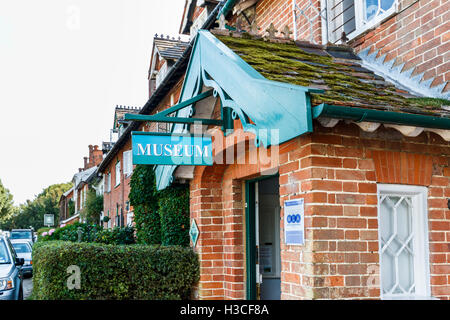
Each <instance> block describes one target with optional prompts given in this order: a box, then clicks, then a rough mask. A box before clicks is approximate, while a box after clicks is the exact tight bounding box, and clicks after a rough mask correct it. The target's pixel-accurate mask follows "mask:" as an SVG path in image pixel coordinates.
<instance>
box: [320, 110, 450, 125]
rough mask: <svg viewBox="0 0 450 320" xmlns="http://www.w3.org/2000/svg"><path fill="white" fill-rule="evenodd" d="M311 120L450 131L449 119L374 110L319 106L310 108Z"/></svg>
mask: <svg viewBox="0 0 450 320" xmlns="http://www.w3.org/2000/svg"><path fill="white" fill-rule="evenodd" d="M312 114H313V119H317V118H318V117H326V118H332V119H345V120H353V121H355V122H363V121H364V122H379V123H389V124H397V125H403V126H416V127H421V128H434V129H444V130H449V129H450V118H445V117H438V116H432V115H420V114H412V113H404V112H392V111H383V110H374V109H363V108H353V107H351V108H350V107H345V106H334V105H329V104H321V105H318V106H316V107H313V108H312Z"/></svg>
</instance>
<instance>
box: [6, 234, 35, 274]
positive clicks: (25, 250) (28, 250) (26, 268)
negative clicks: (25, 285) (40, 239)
mask: <svg viewBox="0 0 450 320" xmlns="http://www.w3.org/2000/svg"><path fill="white" fill-rule="evenodd" d="M11 244H12V245H13V247H14V250H15V251H16V254H17V256H18V257H19V258H23V259H24V260H25V261H24V264H23V266H22V271H23V275H24V276H28V275H29V276H31V275H33V260H32V252H33V249H32V244H30V242H29V241H28V240H22V239H17V240H15V239H13V240H11Z"/></svg>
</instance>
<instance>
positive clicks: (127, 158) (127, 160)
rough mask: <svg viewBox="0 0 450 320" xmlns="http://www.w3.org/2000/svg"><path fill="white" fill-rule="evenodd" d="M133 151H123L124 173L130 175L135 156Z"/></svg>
mask: <svg viewBox="0 0 450 320" xmlns="http://www.w3.org/2000/svg"><path fill="white" fill-rule="evenodd" d="M131 152H132V151H131V150H128V151H124V152H123V174H124V175H126V176H127V177H129V176H130V175H131V174H132V173H133V158H132V153H131Z"/></svg>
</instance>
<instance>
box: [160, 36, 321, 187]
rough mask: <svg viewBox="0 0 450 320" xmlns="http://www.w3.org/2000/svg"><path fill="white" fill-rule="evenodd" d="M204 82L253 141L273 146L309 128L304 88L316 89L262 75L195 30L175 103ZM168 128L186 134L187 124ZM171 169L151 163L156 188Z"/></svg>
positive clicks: (184, 113)
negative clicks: (181, 84)
mask: <svg viewBox="0 0 450 320" xmlns="http://www.w3.org/2000/svg"><path fill="white" fill-rule="evenodd" d="M204 86H205V87H212V88H213V89H214V95H215V96H217V95H218V96H219V97H220V99H221V103H222V108H230V109H231V110H232V114H233V116H234V117H235V118H237V117H238V118H239V119H240V121H241V123H242V126H243V129H244V131H246V132H251V133H254V134H255V135H256V138H255V143H256V144H257V145H259V144H260V143H262V144H263V145H264V146H265V147H269V146H270V145H278V144H281V143H283V142H285V141H288V140H290V139H292V138H294V137H297V136H299V135H301V134H304V133H307V132H312V114H311V105H310V98H309V92H321V90H317V89H311V88H306V87H302V86H298V85H293V84H288V83H282V82H277V81H272V80H267V79H266V78H264V77H263V76H262V75H261V74H260V73H258V72H257V71H256V70H255V69H254V68H253V67H251V66H250V65H249V64H248V63H246V62H245V61H244V60H242V58H240V57H239V56H238V55H237V54H235V53H234V52H233V51H232V50H231V49H229V48H228V47H227V46H226V45H225V44H223V43H222V42H220V41H219V40H218V39H217V38H216V37H215V36H214V35H212V34H211V33H210V32H208V31H206V30H200V31H199V32H198V34H197V37H196V40H195V43H194V47H193V50H192V54H191V58H190V61H189V65H188V69H187V73H186V76H185V80H184V83H183V88H182V93H181V96H180V100H179V102H183V101H186V100H188V99H190V98H192V97H194V96H196V95H198V94H200V93H201V92H202V90H204ZM191 109H192V107H188V108H185V109H183V110H180V111H178V113H177V117H190V116H191V114H192V112H191ZM250 120H251V121H250ZM272 130H277V132H274V131H272ZM172 131H173V132H175V133H187V132H188V129H187V126H186V125H184V124H175V125H174V126H173V128H172ZM272 133H273V134H272ZM175 169H176V166H157V167H156V169H155V170H156V178H157V187H158V190H161V189H164V188H166V187H167V186H168V185H169V184H170V183H171V182H172V179H173V178H172V175H173V172H174V170H175Z"/></svg>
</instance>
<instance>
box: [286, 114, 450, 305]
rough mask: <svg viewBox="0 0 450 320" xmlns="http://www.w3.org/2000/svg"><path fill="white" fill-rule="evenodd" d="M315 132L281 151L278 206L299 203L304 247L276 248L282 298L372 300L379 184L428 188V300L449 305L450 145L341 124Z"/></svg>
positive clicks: (433, 137)
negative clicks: (446, 301)
mask: <svg viewBox="0 0 450 320" xmlns="http://www.w3.org/2000/svg"><path fill="white" fill-rule="evenodd" d="M314 132H315V133H314V134H312V135H309V136H305V137H300V138H297V139H294V140H292V141H291V142H290V144H289V145H286V148H285V149H283V150H289V149H291V150H289V151H288V159H289V160H288V162H286V163H285V164H284V165H282V166H281V167H280V184H281V187H280V192H281V193H282V195H281V201H282V202H283V200H285V199H292V198H296V197H304V198H305V203H306V206H305V211H306V213H305V214H306V217H305V228H306V239H307V241H306V246H305V247H303V248H302V247H291V248H283V247H282V251H283V253H284V255H282V261H283V266H284V267H283V270H286V273H285V275H284V280H285V281H286V282H287V283H286V284H285V285H284V287H283V294H282V297H283V298H327V299H330V298H331V299H333V298H367V297H371V298H378V297H379V294H380V292H379V286H378V285H376V283H377V282H378V263H379V256H378V220H377V196H376V192H377V183H401V184H413V185H424V186H427V187H429V200H428V210H429V231H430V233H429V241H430V265H431V272H430V273H431V284H432V294H433V296H437V297H440V298H443V299H448V298H449V297H450V286H449V283H448V276H449V274H450V269H449V266H448V263H449V262H450V261H449V260H450V259H449V257H450V255H449V253H450V248H449V247H448V240H449V237H450V232H449V231H450V211H449V210H448V209H446V208H447V200H446V197H448V195H450V184H449V177H450V171H449V167H450V162H449V156H450V144H449V143H448V142H445V141H443V140H442V139H441V138H440V137H439V136H437V135H435V134H433V133H422V134H421V135H420V136H419V137H417V138H406V137H404V136H402V135H401V134H400V133H398V132H396V131H394V130H393V129H384V128H381V129H378V130H377V131H376V132H375V133H371V134H369V133H365V132H363V131H361V130H359V128H358V127H357V126H355V125H345V124H343V123H342V122H341V123H340V124H338V125H337V126H336V127H335V128H331V129H330V128H322V127H320V126H319V125H315V128H314ZM398 150H402V151H401V152H399V151H398ZM284 157H286V156H284ZM282 158H283V156H282ZM291 159H292V160H291ZM283 190H286V191H283ZM295 193H296V194H295ZM282 214H283V213H282ZM305 262H312V263H313V264H312V265H308V264H305ZM287 270H290V272H287ZM294 270H299V271H302V272H301V275H300V276H298V275H296V274H297V273H295V272H293V271H294ZM282 277H283V276H282ZM374 280H375V281H374ZM368 282H369V283H372V282H375V286H372V287H368V286H367V284H368Z"/></svg>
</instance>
